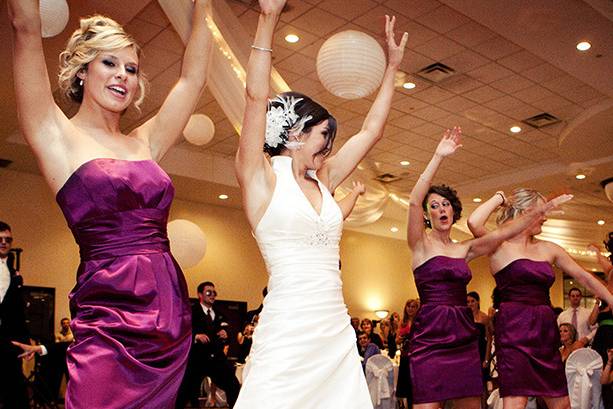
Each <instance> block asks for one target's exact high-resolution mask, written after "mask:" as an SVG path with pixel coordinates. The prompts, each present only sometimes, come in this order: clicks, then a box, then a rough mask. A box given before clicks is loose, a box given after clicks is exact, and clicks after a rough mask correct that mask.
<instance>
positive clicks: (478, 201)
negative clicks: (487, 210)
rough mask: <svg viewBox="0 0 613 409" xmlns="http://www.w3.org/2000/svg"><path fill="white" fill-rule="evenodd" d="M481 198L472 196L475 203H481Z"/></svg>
mask: <svg viewBox="0 0 613 409" xmlns="http://www.w3.org/2000/svg"><path fill="white" fill-rule="evenodd" d="M481 201H482V200H481V198H480V197H473V202H475V203H481Z"/></svg>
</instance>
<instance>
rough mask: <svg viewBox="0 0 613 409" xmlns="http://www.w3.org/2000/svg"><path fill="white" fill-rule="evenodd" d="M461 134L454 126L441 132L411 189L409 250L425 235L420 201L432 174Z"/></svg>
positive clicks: (408, 231) (457, 146) (458, 144)
mask: <svg viewBox="0 0 613 409" xmlns="http://www.w3.org/2000/svg"><path fill="white" fill-rule="evenodd" d="M461 136H462V129H460V128H459V127H454V128H453V129H451V130H450V129H447V130H446V131H445V133H444V134H443V139H441V141H440V142H439V144H438V146H437V147H436V151H435V152H434V155H433V156H432V159H430V162H429V163H428V166H426V169H425V170H424V171H423V173H422V174H421V176H419V179H417V183H415V186H413V190H411V197H410V198H409V222H408V228H407V241H408V243H409V247H410V248H411V250H415V248H416V247H417V246H419V245H420V244H421V243H422V239H423V238H424V236H425V224H424V211H423V208H422V202H423V200H424V199H425V198H426V194H427V193H428V189H430V184H431V183H432V179H434V175H435V174H436V171H437V170H438V168H439V166H440V165H441V163H442V162H443V159H445V157H447V156H449V155H451V154H453V153H454V152H455V151H456V150H457V149H458V148H459V147H461V146H462V145H461V144H460V139H461Z"/></svg>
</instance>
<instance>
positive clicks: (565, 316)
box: [558, 287, 597, 346]
mask: <svg viewBox="0 0 613 409" xmlns="http://www.w3.org/2000/svg"><path fill="white" fill-rule="evenodd" d="M582 298H583V293H582V292H581V290H580V289H578V288H577V287H573V288H571V289H570V290H569V291H568V301H569V302H570V307H568V308H567V309H566V310H564V311H563V312H561V313H560V315H559V316H558V326H559V325H561V324H564V323H567V324H572V326H573V327H575V330H576V331H577V340H578V341H579V342H580V343H581V344H582V346H586V345H588V344H589V343H590V342H592V339H593V338H594V335H595V334H596V328H597V327H596V326H595V325H590V323H589V319H590V312H591V311H590V310H589V309H588V308H585V307H583V306H581V299H582Z"/></svg>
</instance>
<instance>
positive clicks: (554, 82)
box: [541, 75, 587, 95]
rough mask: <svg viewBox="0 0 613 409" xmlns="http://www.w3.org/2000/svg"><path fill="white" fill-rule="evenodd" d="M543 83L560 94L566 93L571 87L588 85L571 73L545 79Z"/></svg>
mask: <svg viewBox="0 0 613 409" xmlns="http://www.w3.org/2000/svg"><path fill="white" fill-rule="evenodd" d="M541 85H542V86H544V87H545V88H547V89H550V90H551V91H553V92H555V93H557V94H560V95H564V93H565V92H566V91H567V90H569V89H572V88H577V87H580V86H587V85H585V84H584V83H583V82H581V81H579V80H578V79H577V78H575V77H573V76H570V75H563V76H561V77H557V78H554V79H551V80H549V81H545V82H543V83H541Z"/></svg>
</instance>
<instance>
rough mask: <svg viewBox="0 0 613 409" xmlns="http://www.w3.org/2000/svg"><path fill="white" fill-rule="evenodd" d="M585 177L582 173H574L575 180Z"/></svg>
mask: <svg viewBox="0 0 613 409" xmlns="http://www.w3.org/2000/svg"><path fill="white" fill-rule="evenodd" d="M586 177H587V176H585V175H584V174H583V173H578V174H577V175H575V179H577V180H583V179H585V178H586Z"/></svg>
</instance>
